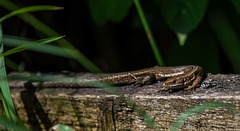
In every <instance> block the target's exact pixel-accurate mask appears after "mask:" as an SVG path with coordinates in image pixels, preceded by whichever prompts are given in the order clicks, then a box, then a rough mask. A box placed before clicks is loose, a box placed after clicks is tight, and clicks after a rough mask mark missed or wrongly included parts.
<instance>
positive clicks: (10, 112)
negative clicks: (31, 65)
mask: <svg viewBox="0 0 240 131" xmlns="http://www.w3.org/2000/svg"><path fill="white" fill-rule="evenodd" d="M2 52H3V42H2V25H1V24H0V54H1V53H2ZM0 78H1V79H2V80H1V81H0V89H1V94H2V95H1V99H2V102H3V107H4V111H5V114H6V116H7V118H8V120H10V121H12V122H13V123H17V121H18V117H17V115H16V112H15V108H14V104H13V100H12V97H11V93H10V89H9V86H8V81H7V73H6V68H5V62H4V57H0Z"/></svg>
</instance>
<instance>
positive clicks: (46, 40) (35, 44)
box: [0, 36, 63, 57]
mask: <svg viewBox="0 0 240 131" xmlns="http://www.w3.org/2000/svg"><path fill="white" fill-rule="evenodd" d="M61 38H63V36H58V37H50V38H46V39H41V40H38V41H35V42H32V43H27V44H23V45H20V46H18V47H16V48H13V49H11V50H8V51H6V52H4V53H2V54H0V57H3V56H8V55H11V54H14V53H17V52H20V51H24V50H26V49H30V48H33V47H35V48H36V47H37V46H40V45H43V44H47V43H51V42H53V41H56V40H59V39H61Z"/></svg>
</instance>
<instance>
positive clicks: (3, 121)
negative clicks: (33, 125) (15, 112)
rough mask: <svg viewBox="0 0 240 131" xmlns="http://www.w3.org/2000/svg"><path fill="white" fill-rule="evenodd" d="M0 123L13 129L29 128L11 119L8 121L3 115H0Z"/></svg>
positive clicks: (22, 129) (26, 130)
mask: <svg viewBox="0 0 240 131" xmlns="http://www.w3.org/2000/svg"><path fill="white" fill-rule="evenodd" d="M0 125H2V126H4V127H6V128H9V129H13V130H15V131H30V130H29V129H27V128H26V127H24V125H17V124H15V123H13V122H12V121H9V120H8V119H6V118H4V117H3V116H0Z"/></svg>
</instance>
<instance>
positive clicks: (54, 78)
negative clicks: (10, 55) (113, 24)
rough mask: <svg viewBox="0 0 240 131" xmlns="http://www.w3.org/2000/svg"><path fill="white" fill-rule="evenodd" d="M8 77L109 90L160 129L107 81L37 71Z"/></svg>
mask: <svg viewBox="0 0 240 131" xmlns="http://www.w3.org/2000/svg"><path fill="white" fill-rule="evenodd" d="M8 79H9V80H10V81H11V80H23V81H32V82H43V81H54V82H56V81H60V82H62V81H64V82H71V83H75V84H80V85H85V86H90V87H98V88H102V89H104V90H106V91H108V92H111V93H113V94H114V95H118V96H119V97H120V99H121V100H122V101H123V102H124V103H126V104H127V105H128V106H130V108H132V109H133V111H134V112H136V113H137V114H138V115H139V116H140V117H141V118H142V119H143V121H144V122H146V124H147V125H148V126H149V127H150V128H152V129H156V130H157V129H159V128H158V125H157V124H156V123H155V121H154V119H153V118H151V117H150V116H149V115H148V114H147V112H146V111H145V110H144V109H143V108H141V107H140V106H139V105H137V104H136V103H135V102H133V101H132V100H131V99H129V98H127V97H125V95H124V94H123V93H122V92H121V91H120V90H119V89H118V88H116V87H114V86H111V85H109V84H107V83H103V82H99V81H94V82H92V81H90V80H89V78H87V79H85V78H82V79H80V78H77V77H68V76H62V75H61V76H59V75H49V74H41V75H39V74H35V73H15V74H13V73H12V74H10V75H8Z"/></svg>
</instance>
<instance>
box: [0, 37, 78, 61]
mask: <svg viewBox="0 0 240 131" xmlns="http://www.w3.org/2000/svg"><path fill="white" fill-rule="evenodd" d="M33 41H34V40H32V39H26V38H22V37H17V36H10V35H4V36H3V43H4V45H5V46H9V47H16V46H20V45H21V44H22V43H31V42H33ZM29 50H32V51H37V52H41V53H46V54H51V55H56V56H61V57H65V58H73V57H72V55H70V54H69V53H68V52H71V53H72V54H73V53H74V52H75V51H74V50H71V49H65V48H63V47H59V46H55V45H48V44H47V45H41V46H38V47H34V46H33V47H32V48H30V49H29Z"/></svg>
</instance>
